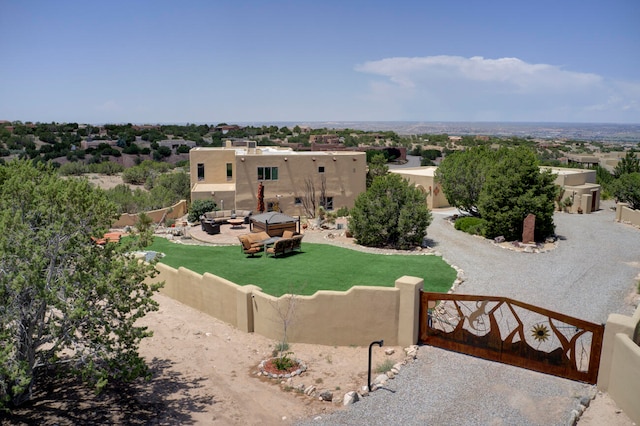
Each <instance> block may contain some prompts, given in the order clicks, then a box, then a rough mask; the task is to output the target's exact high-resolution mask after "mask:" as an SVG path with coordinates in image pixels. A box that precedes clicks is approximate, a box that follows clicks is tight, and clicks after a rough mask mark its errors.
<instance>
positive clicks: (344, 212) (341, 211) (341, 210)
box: [336, 207, 349, 217]
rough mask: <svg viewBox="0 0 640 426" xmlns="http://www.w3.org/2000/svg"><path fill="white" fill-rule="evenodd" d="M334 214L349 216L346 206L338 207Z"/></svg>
mask: <svg viewBox="0 0 640 426" xmlns="http://www.w3.org/2000/svg"><path fill="white" fill-rule="evenodd" d="M336 216H338V217H347V216H349V209H348V208H346V207H340V208H339V209H338V211H336Z"/></svg>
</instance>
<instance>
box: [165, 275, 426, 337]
mask: <svg viewBox="0 0 640 426" xmlns="http://www.w3.org/2000/svg"><path fill="white" fill-rule="evenodd" d="M157 269H158V271H159V274H158V276H157V277H156V278H155V279H154V281H164V282H165V285H164V287H163V288H162V289H161V290H160V291H161V292H162V293H163V294H166V295H167V296H169V297H171V298H173V299H175V300H177V301H179V302H181V303H184V304H185V305H187V306H190V307H192V308H194V309H197V310H199V311H201V312H204V313H206V314H208V315H211V316H213V317H215V318H218V319H220V320H222V321H224V322H226V323H228V324H231V325H233V326H235V327H237V328H238V329H240V330H242V331H247V332H256V333H258V334H261V335H263V336H265V337H268V338H271V339H274V340H281V339H282V338H283V320H282V319H281V317H280V316H279V314H278V306H280V312H283V313H284V312H286V309H287V304H288V303H289V302H290V301H291V300H293V301H294V303H295V308H294V313H293V317H292V318H293V319H292V320H291V322H290V325H289V327H288V330H287V334H288V336H287V337H288V341H289V342H291V343H315V344H322V345H340V346H348V345H358V346H361V345H368V344H369V343H370V342H372V341H373V340H380V339H384V341H385V343H386V344H388V345H402V346H408V345H412V344H415V343H416V342H417V340H418V314H419V307H420V304H419V300H420V290H421V289H422V287H423V284H424V282H423V280H422V279H420V278H415V277H407V276H405V277H401V278H399V279H398V280H397V281H396V282H395V287H394V288H392V287H353V288H351V289H350V290H349V291H346V292H338V291H319V292H317V293H315V294H314V295H312V296H295V297H293V299H292V298H291V296H289V295H284V296H282V297H280V298H276V297H273V296H270V295H268V294H265V293H263V292H262V291H261V290H260V288H259V287H256V286H253V285H249V286H239V285H237V284H234V283H232V282H230V281H227V280H225V279H223V278H220V277H217V276H215V275H211V274H204V275H200V274H197V273H195V272H193V271H190V270H188V269H184V268H179V269H177V270H176V269H174V268H171V267H170V266H167V265H165V264H163V263H158V265H157Z"/></svg>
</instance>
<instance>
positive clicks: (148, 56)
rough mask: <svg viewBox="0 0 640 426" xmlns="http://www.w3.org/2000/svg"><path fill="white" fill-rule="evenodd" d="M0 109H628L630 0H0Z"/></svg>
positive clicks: (599, 117)
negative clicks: (0, 54)
mask: <svg viewBox="0 0 640 426" xmlns="http://www.w3.org/2000/svg"><path fill="white" fill-rule="evenodd" d="M0 52H1V53H2V56H1V57H0V120H11V121H14V120H20V121H23V122H25V121H32V122H52V121H55V122H77V123H92V124H101V123H137V124H143V123H147V124H157V123H209V124H217V123H222V122H225V123H248V122H249V123H250V122H256V123H257V122H300V123H307V122H314V121H421V122H434V121H473V122H566V123H640V1H638V0H600V1H594V0H562V1H558V0H553V1H549V0H538V1H526V2H524V1H514V0H509V1H503V0H484V1H479V0H477V1H476V0H458V1H435V0H415V1H408V0H394V1H389V0H386V1H378V0H368V1H364V0H339V1H336V0H322V1H320V0H297V1H284V0H270V1H266V0H246V1H243V0H230V1H227V0H215V1H195V0H181V1H179V2H178V1H165V0H148V1H145V0H126V1H121V0H109V1H86V0H81V1H70V0H58V1H50V0H40V1H36V0H0Z"/></svg>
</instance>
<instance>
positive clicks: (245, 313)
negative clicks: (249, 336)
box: [236, 285, 262, 333]
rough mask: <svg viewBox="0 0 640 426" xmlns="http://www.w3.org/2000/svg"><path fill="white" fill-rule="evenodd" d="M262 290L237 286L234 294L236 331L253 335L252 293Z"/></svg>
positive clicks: (255, 287) (254, 287)
mask: <svg viewBox="0 0 640 426" xmlns="http://www.w3.org/2000/svg"><path fill="white" fill-rule="evenodd" d="M260 290H262V289H261V288H260V287H258V286H255V285H245V286H238V289H237V292H236V324H237V327H238V330H240V331H244V332H245V333H253V292H255V291H260Z"/></svg>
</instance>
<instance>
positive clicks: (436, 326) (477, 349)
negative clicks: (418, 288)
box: [419, 292, 604, 384]
mask: <svg viewBox="0 0 640 426" xmlns="http://www.w3.org/2000/svg"><path fill="white" fill-rule="evenodd" d="M603 334H604V325H601V324H594V323H591V322H588V321H584V320H581V319H578V318H573V317H570V316H567V315H563V314H560V313H557V312H553V311H550V310H548V309H544V308H540V307H537V306H533V305H529V304H528V303H523V302H519V301H517V300H512V299H508V298H506V297H490V296H472V295H463V294H443V293H429V292H422V296H421V304H420V336H419V339H420V343H422V344H427V345H432V346H437V347H441V348H444V349H449V350H453V351H456V352H461V353H465V354H469V355H473V356H477V357H480V358H485V359H489V360H492V361H498V362H502V363H505V364H510V365H515V366H518V367H523V368H527V369H530V370H535V371H539V372H542V373H547V374H553V375H555V376H560V377H565V378H568V379H572V380H579V381H583V382H587V383H592V384H595V383H596V379H597V377H598V366H599V364H600V351H601V349H602V337H603Z"/></svg>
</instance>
